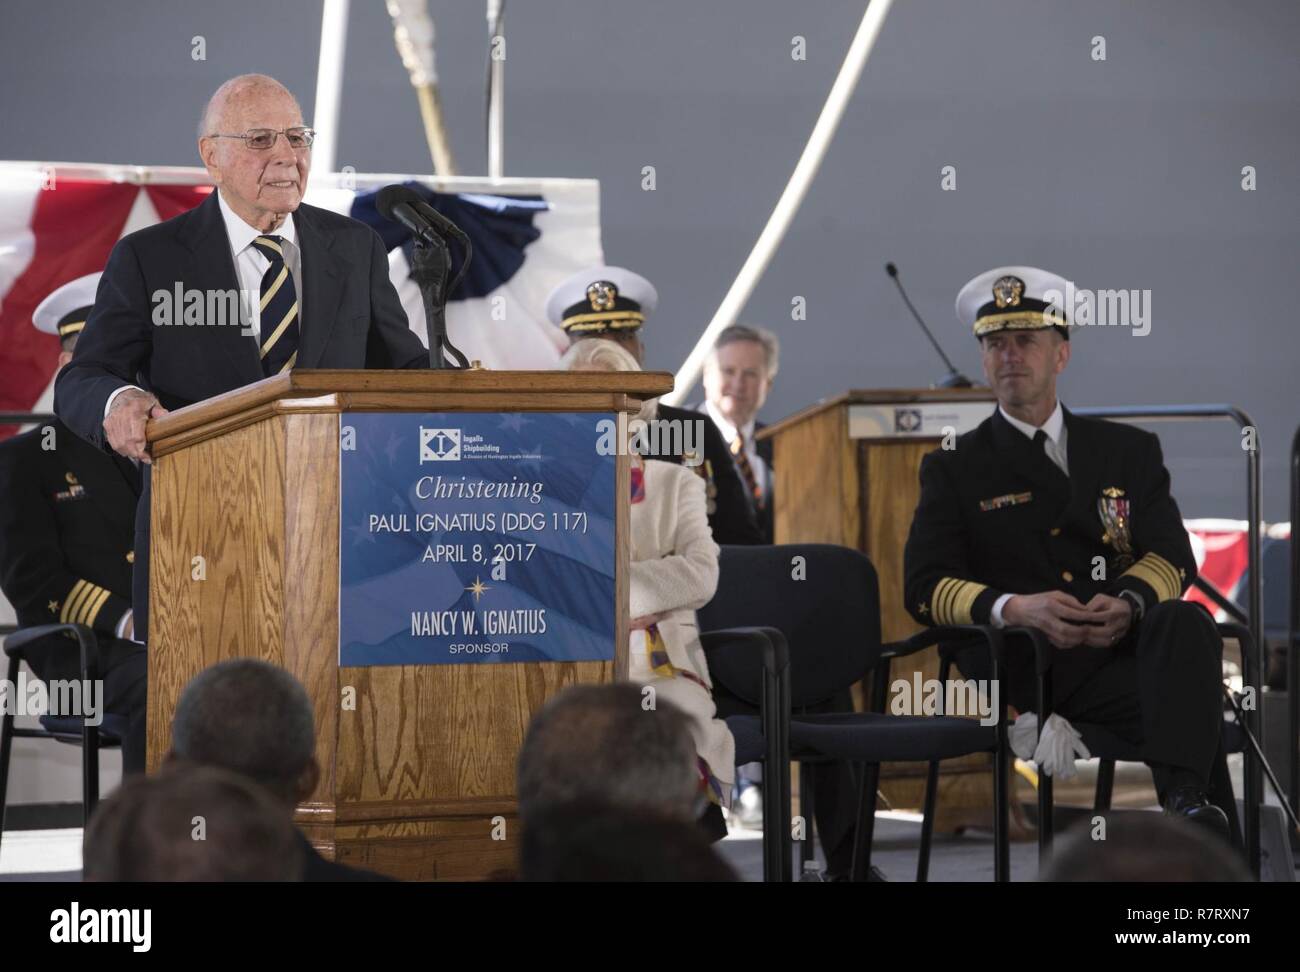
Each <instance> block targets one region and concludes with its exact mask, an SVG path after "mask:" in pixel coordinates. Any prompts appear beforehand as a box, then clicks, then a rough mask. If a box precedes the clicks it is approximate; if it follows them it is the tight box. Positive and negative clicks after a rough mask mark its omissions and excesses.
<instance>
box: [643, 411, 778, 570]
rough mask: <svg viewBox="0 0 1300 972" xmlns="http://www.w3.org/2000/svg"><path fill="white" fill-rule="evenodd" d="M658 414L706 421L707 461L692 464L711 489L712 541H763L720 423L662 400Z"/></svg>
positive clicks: (673, 458) (679, 459) (678, 458)
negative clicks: (717, 424) (716, 423)
mask: <svg viewBox="0 0 1300 972" xmlns="http://www.w3.org/2000/svg"><path fill="white" fill-rule="evenodd" d="M658 417H659V418H661V419H663V420H665V421H669V422H671V421H678V422H700V421H702V422H703V428H704V462H703V463H702V464H701V465H698V466H695V467H693V468H694V469H695V471H696V472H698V473H699V474H700V475H701V476H703V477H704V480H705V488H706V490H707V491H708V502H709V527H710V529H711V530H712V531H713V542H714V543H717V544H740V545H746V546H752V545H754V544H759V543H762V542H763V536H762V533H761V532H760V531H759V528H758V522H757V521H756V520H755V519H754V509H753V503H752V502H751V500H750V499H749V497H748V494H747V492H746V490H745V484H744V483H743V482H742V481H741V478H740V473H739V472H737V471H736V464H735V462H734V461H733V460H732V458H731V450H730V449H729V448H727V443H726V442H725V441H724V440H723V438H722V433H721V432H719V431H718V427H717V426H716V425H714V424H713V422H712V420H710V419H709V417H708V416H707V415H703V416H702V415H700V414H699V413H698V412H696V411H694V410H692V409H688V408H675V407H673V406H671V405H662V404H661V405H660V406H659V412H658ZM648 458H653V459H665V460H668V461H670V462H677V463H681V462H682V461H683V459H684V457H683V456H669V455H663V456H660V455H655V456H649V457H648Z"/></svg>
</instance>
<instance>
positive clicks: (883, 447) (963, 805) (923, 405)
mask: <svg viewBox="0 0 1300 972" xmlns="http://www.w3.org/2000/svg"><path fill="white" fill-rule="evenodd" d="M994 406H995V400H994V398H993V395H992V393H991V392H990V391H989V390H988V389H898V390H892V389H891V390H882V391H850V392H846V393H844V394H842V395H838V396H836V397H834V398H830V399H825V400H823V401H821V402H818V403H817V404H816V405H812V406H810V407H809V408H806V409H804V410H803V411H800V412H797V413H795V414H794V415H791V416H790V417H789V418H786V419H784V420H782V421H780V422H777V423H775V424H773V425H771V426H768V427H767V428H765V429H764V430H763V431H762V432H761V433H759V438H770V439H772V442H773V447H774V451H773V463H772V464H773V468H774V470H775V490H774V492H775V500H776V509H775V529H776V542H777V543H834V544H839V545H841V546H845V547H852V548H854V549H855V550H860V551H862V552H863V553H864V554H866V555H867V556H868V557H870V558H871V562H872V563H873V564H874V565H875V568H876V572H877V574H878V575H879V578H880V622H881V635H882V637H883V638H884V639H885V640H886V641H901V640H903V639H904V638H907V637H908V636H909V635H911V634H913V633H914V632H916V631H918V630H919V629H920V625H918V624H917V623H916V622H915V621H913V620H912V618H911V616H910V615H909V614H908V613H907V611H906V610H905V609H904V607H903V547H904V545H905V544H906V543H907V533H908V530H909V528H910V527H911V524H912V514H913V512H914V511H915V510H916V503H917V500H918V499H919V498H920V493H921V489H920V481H919V478H918V475H919V473H920V469H921V459H922V457H923V456H925V454H926V453H928V452H931V451H933V450H934V449H936V448H938V447H939V445H940V444H941V442H942V440H943V437H944V435H945V434H946V432H947V431H948V430H951V431H952V433H954V434H956V435H960V434H962V433H964V432H967V431H969V430H970V429H973V428H975V426H977V425H978V424H979V423H980V422H982V421H983V420H984V419H986V418H987V417H988V416H989V415H990V414H991V413H992V411H993V408H994ZM913 671H919V672H921V673H922V678H938V675H939V654H938V650H937V649H935V648H930V649H928V650H926V651H924V652H920V653H918V654H916V655H913V656H911V657H909V658H902V659H898V660H896V661H895V662H894V665H893V669H892V673H891V677H892V678H893V679H900V678H902V679H909V680H910V679H911V678H912V672H913ZM857 701H858V704H859V706H861V698H859V699H858V700H857ZM988 766H989V758H988V757H987V756H985V755H977V756H971V757H966V758H965V759H960V760H949V761H946V762H944V763H943V764H942V773H941V777H940V784H939V802H938V811H937V816H936V822H937V824H938V826H939V828H940V829H942V830H951V829H953V828H954V827H958V826H962V825H965V824H980V825H985V824H987V822H988V821H987V815H988V813H989V812H990V809H991V807H992V786H991V783H990V780H989V778H988ZM880 788H881V791H882V792H883V793H884V795H885V799H886V800H888V802H889V806H890V807H891V808H892V809H905V808H917V807H920V806H921V805H922V802H923V801H922V797H923V794H924V789H925V764H924V763H896V764H889V765H887V766H886V767H884V768H883V769H882V772H881V787H880Z"/></svg>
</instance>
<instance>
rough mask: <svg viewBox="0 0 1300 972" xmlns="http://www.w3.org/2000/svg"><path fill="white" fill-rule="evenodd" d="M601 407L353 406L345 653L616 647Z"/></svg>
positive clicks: (488, 659) (420, 655) (573, 657)
mask: <svg viewBox="0 0 1300 972" xmlns="http://www.w3.org/2000/svg"><path fill="white" fill-rule="evenodd" d="M614 418H615V416H614V415H613V414H610V413H598V412H509V413H499V412H493V413H480V412H441V413H418V412H400V413H374V412H347V413H344V414H343V415H342V417H341V423H340V440H339V450H340V451H339V475H340V478H341V483H340V487H341V488H340V495H341V502H340V505H339V664H340V665H343V666H357V665H440V664H441V665H445V664H476V663H477V664H483V663H502V662H532V661H608V660H612V659H613V657H614V618H615V611H614V510H615V505H614V483H615V458H614V456H612V455H601V454H600V452H599V451H598V449H597V445H598V443H599V442H600V438H601V428H602V425H601V423H602V422H603V423H605V426H608V423H609V422H611V421H613V420H614Z"/></svg>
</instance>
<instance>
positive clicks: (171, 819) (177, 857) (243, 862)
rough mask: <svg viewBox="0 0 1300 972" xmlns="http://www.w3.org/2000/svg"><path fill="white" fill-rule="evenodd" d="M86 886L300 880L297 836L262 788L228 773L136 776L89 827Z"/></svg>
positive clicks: (197, 770)
mask: <svg viewBox="0 0 1300 972" xmlns="http://www.w3.org/2000/svg"><path fill="white" fill-rule="evenodd" d="M83 860H84V863H83V866H82V868H83V869H82V873H83V877H84V879H85V880H87V881H297V880H300V879H301V876H302V867H303V862H302V855H301V853H300V851H299V846H298V835H297V832H296V831H295V830H294V828H293V824H291V823H290V822H289V820H288V818H287V817H286V816H285V814H284V810H283V809H282V808H281V807H280V806H279V805H278V804H277V803H276V801H275V800H274V799H273V798H272V797H271V795H270V794H268V793H266V792H265V791H264V790H262V789H261V788H260V787H258V786H257V785H256V784H254V783H252V782H251V781H249V780H247V779H245V778H244V777H242V776H240V775H238V774H237V773H231V772H229V771H227V770H222V769H217V768H216V767H211V766H195V765H193V764H190V763H185V762H181V761H174V762H172V763H170V764H168V765H167V766H165V767H164V768H163V769H162V770H161V771H159V772H158V773H155V774H153V775H151V776H136V777H132V778H130V779H128V780H126V782H124V783H123V784H122V786H121V788H120V789H118V790H117V791H116V792H115V793H113V794H112V795H111V796H109V797H108V798H107V799H105V800H104V802H103V803H101V804H100V805H99V807H98V808H97V809H96V811H95V814H94V816H93V817H92V818H91V820H90V825H89V826H88V827H87V828H86V835H85V840H84V852H83Z"/></svg>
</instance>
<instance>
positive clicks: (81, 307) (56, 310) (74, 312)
mask: <svg viewBox="0 0 1300 972" xmlns="http://www.w3.org/2000/svg"><path fill="white" fill-rule="evenodd" d="M103 275H104V274H103V273H102V272H100V273H88V274H86V275H85V276H84V277H78V278H77V279H76V280H69V281H68V282H67V283H65V284H64V285H63V286H62V287H59V288H58V289H57V290H55V291H54V292H53V293H51V294H50V295H49V296H48V297H46V298H45V299H44V300H43V301H41V302H40V304H39V305H37V307H36V310H35V311H34V312H33V313H32V323H33V324H34V325H36V330H38V331H44V332H45V333H46V334H57V335H58V336H59V340H61V341H62V340H65V339H67V338H70V337H72V336H74V335H76V334H80V333H81V330H82V328H84V327H85V326H86V318H87V317H89V316H90V309H91V307H93V306H94V304H95V291H96V290H97V289H98V288H99V278H100V277H102V276H103Z"/></svg>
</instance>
